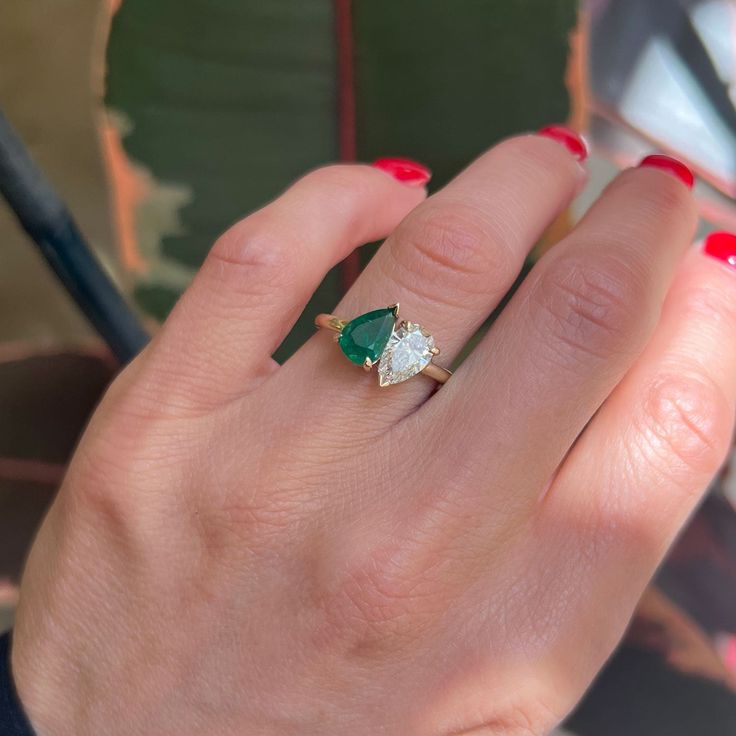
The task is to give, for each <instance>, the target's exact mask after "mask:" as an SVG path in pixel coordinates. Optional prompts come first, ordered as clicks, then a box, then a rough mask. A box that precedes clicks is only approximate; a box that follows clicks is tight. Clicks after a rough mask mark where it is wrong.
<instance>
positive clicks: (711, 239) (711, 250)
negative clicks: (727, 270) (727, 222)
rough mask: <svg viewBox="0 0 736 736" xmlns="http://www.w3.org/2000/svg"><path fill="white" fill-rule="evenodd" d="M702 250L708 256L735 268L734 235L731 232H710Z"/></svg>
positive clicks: (735, 242)
mask: <svg viewBox="0 0 736 736" xmlns="http://www.w3.org/2000/svg"><path fill="white" fill-rule="evenodd" d="M703 250H704V251H705V252H706V253H707V254H708V255H709V256H713V258H717V259H718V260H719V261H723V262H724V263H727V264H728V265H729V266H731V267H732V268H736V235H734V234H733V233H726V232H720V233H711V234H710V235H709V236H708V237H707V238H706V239H705V245H704V246H703Z"/></svg>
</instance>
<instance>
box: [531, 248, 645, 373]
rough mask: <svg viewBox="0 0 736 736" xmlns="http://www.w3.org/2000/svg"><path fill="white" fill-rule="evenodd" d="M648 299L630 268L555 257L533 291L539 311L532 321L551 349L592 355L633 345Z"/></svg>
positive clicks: (604, 355)
mask: <svg viewBox="0 0 736 736" xmlns="http://www.w3.org/2000/svg"><path fill="white" fill-rule="evenodd" d="M646 299H647V296H646V293H645V289H644V288H643V286H642V284H641V282H640V281H639V280H638V279H637V278H636V276H635V274H634V273H633V271H632V270H631V269H630V268H629V267H628V266H626V265H625V264H622V263H621V262H619V261H617V260H615V259H609V261H608V262H606V261H604V260H601V259H600V258H597V259H596V262H595V263H587V262H586V261H585V260H583V259H574V258H561V259H558V260H556V261H553V262H552V263H551V264H550V265H549V267H548V268H547V270H546V271H545V272H544V273H543V274H542V276H541V277H540V280H539V282H538V283H537V285H536V288H535V289H534V291H533V295H532V302H533V306H534V308H535V309H537V308H538V309H539V310H540V311H541V313H542V319H540V320H535V321H536V322H537V324H538V325H539V329H541V330H544V331H545V332H546V333H547V342H548V343H551V346H552V348H553V349H554V350H555V351H559V350H560V349H562V350H564V352H565V354H566V355H567V356H569V355H570V353H571V352H572V357H573V358H578V357H580V358H591V357H593V358H596V359H607V358H610V356H611V355H612V354H615V353H619V352H625V351H628V350H630V349H631V346H632V344H633V343H634V342H635V341H634V340H633V339H632V338H634V337H636V335H637V333H638V331H639V330H640V328H641V324H642V319H641V314H642V306H643V305H645V304H646ZM535 302H536V303H535ZM535 316H536V315H535Z"/></svg>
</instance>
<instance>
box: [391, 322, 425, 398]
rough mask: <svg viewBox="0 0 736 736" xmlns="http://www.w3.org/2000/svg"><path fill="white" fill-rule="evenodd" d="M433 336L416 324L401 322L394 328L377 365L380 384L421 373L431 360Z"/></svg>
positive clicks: (392, 382)
mask: <svg viewBox="0 0 736 736" xmlns="http://www.w3.org/2000/svg"><path fill="white" fill-rule="evenodd" d="M433 349H434V338H433V337H432V335H429V334H428V333H426V332H425V331H424V330H423V329H422V328H421V327H420V326H419V325H418V324H415V323H413V322H402V323H401V324H400V325H398V327H396V328H394V331H393V333H392V334H391V337H390V338H389V341H388V343H387V345H386V348H385V350H384V351H383V354H382V355H381V362H380V363H379V365H378V382H379V384H380V385H381V386H390V385H391V384H394V383H401V382H402V381H406V380H408V379H409V378H411V377H412V376H416V374H417V373H421V371H423V370H424V369H425V368H426V367H427V365H428V364H429V362H430V361H431V360H432V356H433V353H432V350H433Z"/></svg>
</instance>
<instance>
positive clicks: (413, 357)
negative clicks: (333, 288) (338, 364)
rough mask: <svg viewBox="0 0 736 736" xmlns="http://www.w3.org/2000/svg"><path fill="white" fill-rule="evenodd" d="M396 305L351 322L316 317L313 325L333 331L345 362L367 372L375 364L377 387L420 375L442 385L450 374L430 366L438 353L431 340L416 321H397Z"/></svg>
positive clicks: (438, 367) (333, 316) (327, 317)
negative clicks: (376, 366)
mask: <svg viewBox="0 0 736 736" xmlns="http://www.w3.org/2000/svg"><path fill="white" fill-rule="evenodd" d="M398 317H399V305H398V304H393V305H391V306H390V307H386V308H385V309H376V310H374V311H372V312H367V313H366V314H361V315H360V316H359V317H356V318H355V319H352V320H349V321H348V320H344V319H341V318H340V317H335V315H334V314H319V315H317V317H316V319H315V320H314V323H315V325H317V327H320V328H322V329H327V330H332V331H333V332H336V333H337V335H336V340H337V343H338V345H339V346H340V348H341V350H342V352H343V353H345V355H346V357H347V358H348V360H350V361H351V362H353V363H355V364H356V365H361V366H363V368H364V369H365V370H366V371H370V370H371V369H372V368H373V366H374V365H376V364H377V365H378V384H379V385H380V386H391V385H392V384H395V383H403V382H404V381H408V380H409V379H410V378H412V377H413V376H416V375H418V374H419V373H422V374H423V375H425V376H428V377H429V378H432V379H434V380H435V381H437V382H438V383H445V381H447V379H448V378H449V377H450V376H451V375H452V374H451V373H450V371H448V370H445V369H444V368H440V366H438V365H436V364H435V363H433V359H434V357H435V356H436V355H439V354H440V350H439V348H437V347H435V344H434V338H433V337H432V335H430V334H429V333H428V332H427V331H426V330H425V329H423V328H422V327H421V326H420V325H418V324H417V323H416V322H409V321H406V320H403V321H399V319H398Z"/></svg>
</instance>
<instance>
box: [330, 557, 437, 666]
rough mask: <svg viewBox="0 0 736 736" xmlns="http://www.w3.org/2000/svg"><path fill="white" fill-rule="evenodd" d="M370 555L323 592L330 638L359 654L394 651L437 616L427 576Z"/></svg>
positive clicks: (364, 655)
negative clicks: (425, 590) (412, 573)
mask: <svg viewBox="0 0 736 736" xmlns="http://www.w3.org/2000/svg"><path fill="white" fill-rule="evenodd" d="M410 577H411V576H408V575H406V574H405V573H404V572H403V571H401V570H397V569H394V566H392V564H391V563H387V562H386V561H379V560H378V559H377V558H375V557H371V558H370V559H369V561H368V562H366V563H364V564H361V565H360V566H359V567H357V568H354V569H352V570H349V571H348V572H347V573H346V575H345V577H344V578H343V579H342V581H341V582H340V584H339V586H338V587H337V589H336V590H335V591H334V592H332V593H331V594H329V595H326V596H325V597H324V602H323V614H324V615H323V618H322V620H323V621H324V622H325V629H326V630H327V631H329V638H330V639H331V640H332V641H333V642H334V641H340V642H342V646H343V648H345V649H346V650H348V651H349V652H350V653H351V654H352V655H353V656H355V657H357V658H366V657H367V658H375V657H382V656H386V655H390V654H391V653H393V652H396V651H397V650H399V649H402V648H405V647H407V646H409V645H410V644H411V643H412V642H415V641H416V640H417V639H418V638H420V637H421V636H422V635H423V633H424V631H425V630H426V627H427V626H428V625H429V622H430V621H431V620H432V618H433V615H434V614H433V613H432V611H433V610H434V609H433V607H432V606H430V605H428V602H427V601H426V600H425V598H426V596H425V595H423V593H422V589H423V588H424V587H425V586H424V585H423V584H422V581H418V580H411V579H410Z"/></svg>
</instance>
